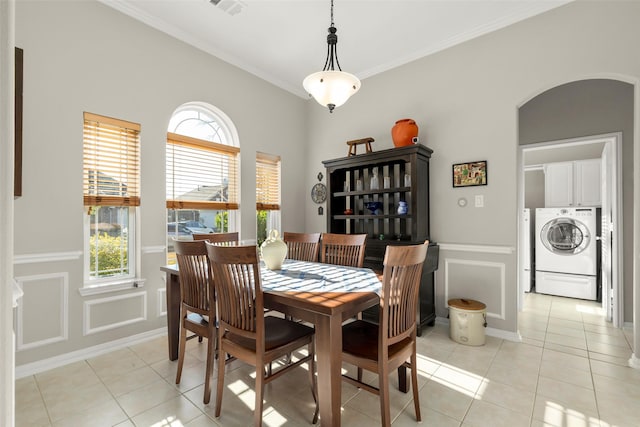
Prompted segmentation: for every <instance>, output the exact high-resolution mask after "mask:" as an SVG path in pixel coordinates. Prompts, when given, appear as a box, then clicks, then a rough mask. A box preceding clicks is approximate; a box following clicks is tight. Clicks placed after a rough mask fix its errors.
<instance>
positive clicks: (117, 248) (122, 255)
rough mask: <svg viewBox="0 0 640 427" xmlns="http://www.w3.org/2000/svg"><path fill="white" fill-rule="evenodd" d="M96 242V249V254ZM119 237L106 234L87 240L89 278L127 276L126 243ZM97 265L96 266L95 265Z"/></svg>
mask: <svg viewBox="0 0 640 427" xmlns="http://www.w3.org/2000/svg"><path fill="white" fill-rule="evenodd" d="M96 240H97V243H98V245H97V246H98V249H97V253H96ZM122 240H123V238H122V237H120V236H117V237H114V236H109V235H108V234H107V233H100V234H99V235H93V236H92V237H91V239H90V240H89V246H90V247H89V257H90V261H89V271H90V272H91V273H90V274H91V277H108V276H114V275H120V274H127V272H128V268H129V260H128V251H127V246H128V242H127V241H126V238H125V239H124V242H123V241H122ZM96 263H97V265H96Z"/></svg>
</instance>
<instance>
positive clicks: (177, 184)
mask: <svg viewBox="0 0 640 427" xmlns="http://www.w3.org/2000/svg"><path fill="white" fill-rule="evenodd" d="M238 145H239V144H238V137H237V133H236V131H235V127H234V126H233V123H232V122H231V120H230V119H229V118H228V117H227V116H226V115H225V114H224V113H223V112H222V111H220V110H218V109H216V108H215V107H213V106H211V105H208V104H203V103H188V104H184V105H182V106H180V107H179V108H178V109H177V110H176V111H175V112H174V114H173V116H172V117H171V120H170V121H169V127H168V132H167V148H166V177H167V181H166V189H167V195H166V199H167V252H168V258H169V262H172V261H173V257H174V254H173V245H172V241H173V239H174V238H175V239H191V235H192V234H200V233H214V232H227V231H238V230H237V229H236V223H237V220H236V212H237V211H238V209H239V199H240V197H239V188H240V186H239V175H240V174H239V154H240V148H239V147H238Z"/></svg>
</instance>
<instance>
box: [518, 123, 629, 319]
mask: <svg viewBox="0 0 640 427" xmlns="http://www.w3.org/2000/svg"><path fill="white" fill-rule="evenodd" d="M621 139H622V138H621V134H620V133H615V134H607V135H597V136H590V137H583V138H574V139H568V140H559V141H548V142H542V143H537V144H529V145H526V146H521V147H520V155H519V158H520V165H519V170H520V177H521V180H520V182H521V185H520V196H521V197H520V198H519V199H520V201H521V202H520V203H521V209H520V218H519V223H518V224H519V230H518V233H519V246H520V247H519V251H518V254H519V260H518V261H519V299H518V308H519V310H521V309H522V303H523V301H524V296H525V293H526V292H536V291H538V290H540V289H536V276H537V277H538V281H540V280H542V279H541V278H544V277H545V276H544V275H543V272H542V271H541V270H542V269H543V268H544V267H543V266H542V265H543V260H542V258H541V259H540V260H539V262H536V253H535V252H536V251H535V246H536V244H535V243H536V241H537V240H541V239H542V237H541V236H540V235H539V234H541V231H542V230H543V229H544V228H543V227H542V224H536V223H535V220H536V215H534V214H533V213H532V212H535V210H538V213H539V214H540V213H544V212H546V211H554V209H548V207H549V205H553V204H554V203H555V206H558V203H560V205H565V204H566V208H563V209H560V210H561V211H564V212H566V211H568V212H569V213H568V214H567V216H568V218H569V221H570V222H571V221H573V220H572V219H571V211H572V209H573V211H574V212H575V211H577V212H578V215H586V214H587V212H580V211H588V210H589V211H593V212H595V211H596V208H597V212H598V227H597V233H596V236H589V235H588V234H591V233H592V231H589V232H588V234H585V237H586V238H589V239H591V241H592V245H593V247H594V248H595V247H597V248H598V250H599V256H598V258H597V262H598V265H597V267H598V269H597V282H596V281H595V278H594V282H593V284H592V285H591V286H594V289H593V291H594V292H596V289H597V300H598V301H599V302H600V303H601V307H602V312H603V313H604V315H605V316H606V319H607V320H608V321H610V322H612V323H613V325H614V326H615V327H621V326H622V324H623V317H622V316H623V313H622V309H621V307H622V298H623V290H622V284H623V283H624V281H623V271H624V269H623V264H622V263H623V259H622V256H621V254H622V247H623V241H622V238H623V232H622V204H621V203H622V197H621V184H622V178H621V161H622V154H621ZM581 163H585V164H590V165H592V164H594V163H595V165H596V166H597V171H598V176H596V177H591V178H593V179H592V180H591V181H590V178H589V176H586V177H584V176H581V175H579V174H575V175H573V176H571V179H570V181H571V182H570V184H569V185H570V188H569V193H572V194H570V196H571V197H573V196H574V194H573V193H574V192H575V193H576V194H575V199H570V200H567V201H566V202H558V199H560V200H562V198H561V197H555V198H554V197H552V196H554V195H553V194H549V193H550V192H558V191H560V192H561V191H562V189H559V188H558V186H557V184H556V185H550V180H549V179H550V178H549V175H550V174H549V171H550V170H551V167H550V165H560V166H565V165H568V166H572V165H574V164H575V165H578V166H579V165H581ZM578 169H579V168H578ZM545 172H547V175H545ZM574 180H584V181H585V182H573V181H574ZM574 184H575V185H574ZM580 185H588V186H590V188H587V189H586V190H580ZM594 185H597V186H598V188H596V189H594V188H592V187H593V186H594ZM576 187H577V188H578V189H576ZM594 190H597V191H595V192H594ZM588 192H591V193H597V196H598V197H597V199H598V200H597V201H593V198H594V197H591V199H589V197H586V196H585V194H588ZM580 197H583V198H585V197H586V201H585V202H584V203H583V202H582V199H581V198H580ZM587 206H588V207H587ZM589 215H591V214H589ZM540 217H542V215H540ZM547 228H548V227H547ZM593 228H594V230H593V231H596V228H595V227H593ZM580 237H582V236H580ZM538 246H539V245H538ZM559 258H560V259H561V260H563V259H566V260H567V261H570V259H571V256H568V257H559ZM576 259H577V257H576ZM576 268H582V267H577V266H576ZM572 273H576V271H572ZM578 273H580V272H579V271H578ZM594 273H595V272H594ZM547 274H549V273H547ZM585 274H588V273H587V272H585ZM556 276H557V275H556ZM566 277H567V278H566V279H565V278H563V277H561V278H559V279H557V280H558V281H559V283H560V284H559V285H558V284H557V283H556V284H555V286H559V288H557V287H556V288H554V287H548V286H547V285H546V282H545V286H547V287H546V289H545V290H543V292H546V293H551V294H553V291H551V292H549V289H564V288H563V287H564V286H567V287H569V288H571V287H575V288H576V289H577V286H580V285H579V281H578V279H576V278H577V277H586V276H575V275H571V276H566ZM548 280H551V283H553V280H554V279H548ZM596 283H597V284H596ZM585 286H587V285H585ZM595 286H597V288H595ZM538 287H539V288H542V283H540V284H539V286H538ZM559 292H562V291H559ZM576 295H578V296H577V297H580V296H579V295H580V294H579V293H578V294H576ZM593 295H594V298H595V295H596V294H595V293H594V294H593ZM565 296H575V295H573V294H572V293H571V292H569V293H568V294H566V295H565ZM585 298H587V299H594V298H592V297H585Z"/></svg>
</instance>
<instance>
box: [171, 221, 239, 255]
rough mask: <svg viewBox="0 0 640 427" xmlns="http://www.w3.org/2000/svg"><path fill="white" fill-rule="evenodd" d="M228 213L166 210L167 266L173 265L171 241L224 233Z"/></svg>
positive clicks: (227, 222)
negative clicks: (194, 235) (197, 235)
mask: <svg viewBox="0 0 640 427" xmlns="http://www.w3.org/2000/svg"><path fill="white" fill-rule="evenodd" d="M228 231H229V211H226V210H207V209H167V252H168V257H167V258H168V262H169V264H175V248H174V245H173V240H174V239H177V240H192V236H193V234H206V233H226V232H228Z"/></svg>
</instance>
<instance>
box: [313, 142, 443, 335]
mask: <svg viewBox="0 0 640 427" xmlns="http://www.w3.org/2000/svg"><path fill="white" fill-rule="evenodd" d="M432 152H433V150H431V149H430V148H428V147H426V146H424V145H421V144H415V145H410V146H406V147H398V148H392V149H389V150H381V151H374V152H371V153H365V154H359V155H351V156H348V157H342V158H338V159H333V160H325V161H323V162H322V163H323V164H324V165H325V168H326V170H327V174H326V175H327V187H328V188H327V192H328V198H327V231H328V232H330V233H346V234H354V233H366V234H367V245H366V248H365V259H364V265H365V267H369V268H371V269H373V270H374V271H377V272H382V270H383V266H382V261H383V259H384V253H385V250H386V247H387V245H409V244H421V243H424V241H425V240H431V239H430V232H429V225H430V224H429V159H430V158H431V153H432ZM374 177H375V178H374ZM372 178H374V179H372ZM372 182H373V184H374V185H373V187H374V188H372V185H371V183H372ZM376 182H377V188H376V186H375V184H376ZM400 201H403V202H406V204H407V213H406V214H400V213H398V206H399V204H400V203H399V202H400ZM369 202H380V207H379V208H378V209H376V210H375V212H371V211H370V210H368V209H367V207H366V205H367V204H368V203H369ZM438 252H439V247H438V245H437V243H435V242H431V243H430V244H429V250H428V252H427V260H426V261H425V264H424V269H423V274H422V281H421V285H420V304H419V306H420V308H419V310H420V312H419V318H418V319H419V322H418V324H419V326H418V334H420V333H421V331H422V326H423V325H425V324H426V325H433V324H434V322H435V318H436V314H435V292H434V272H435V270H436V269H437V268H438ZM377 309H378V308H377V307H373V308H372V309H369V310H368V311H366V312H365V313H364V314H363V317H364V318H365V319H377V318H378V314H377V311H375V310H377Z"/></svg>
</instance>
